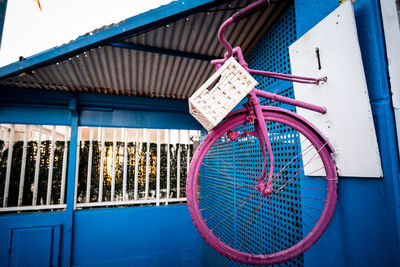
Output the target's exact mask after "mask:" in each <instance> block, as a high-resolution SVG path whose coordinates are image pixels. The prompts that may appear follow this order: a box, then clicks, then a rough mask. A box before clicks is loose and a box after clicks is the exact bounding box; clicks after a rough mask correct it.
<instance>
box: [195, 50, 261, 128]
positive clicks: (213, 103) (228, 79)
mask: <svg viewBox="0 0 400 267" xmlns="http://www.w3.org/2000/svg"><path fill="white" fill-rule="evenodd" d="M257 84H258V82H257V81H256V80H255V79H254V78H253V77H251V75H250V74H249V73H248V72H247V71H246V70H245V69H244V68H243V67H242V66H240V64H239V63H238V62H237V61H236V60H235V59H234V58H233V57H231V58H229V59H228V60H227V61H226V62H225V63H224V65H222V66H221V68H219V69H218V70H217V71H216V72H215V73H214V74H213V75H212V76H211V77H210V78H209V79H208V80H207V81H206V82H205V83H204V84H203V85H202V86H201V87H200V88H199V89H198V90H197V91H196V92H195V93H194V94H193V95H192V96H191V97H190V98H189V110H190V114H192V115H193V116H194V117H195V118H196V119H197V120H198V121H199V122H200V123H201V125H203V126H204V128H206V129H207V130H208V131H210V130H211V129H212V128H214V127H215V126H216V125H217V124H218V123H219V122H220V121H222V119H223V118H224V117H225V116H226V115H228V113H229V112H230V111H231V110H232V109H233V108H234V107H235V106H236V105H237V104H238V103H239V102H240V101H241V100H242V99H243V98H244V97H245V96H246V95H247V94H248V93H249V92H250V91H251V89H253V88H254V87H255V86H256V85H257Z"/></svg>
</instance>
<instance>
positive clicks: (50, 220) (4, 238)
mask: <svg viewBox="0 0 400 267" xmlns="http://www.w3.org/2000/svg"><path fill="white" fill-rule="evenodd" d="M65 219H66V216H65V212H63V211H58V212H51V213H31V214H10V215H7V214H3V215H1V216H0V266H9V260H10V254H9V252H10V251H9V249H10V246H11V244H12V239H11V238H12V235H11V232H12V230H13V229H30V228H38V227H45V228H46V227H49V226H51V227H52V228H53V231H54V232H53V236H54V237H55V238H53V240H52V242H53V244H60V243H59V241H60V240H61V241H62V240H64V239H65V231H62V230H61V228H62V226H61V228H60V225H62V224H63V222H64V221H65ZM58 233H60V234H61V235H60V236H59V237H58V240H57V237H56V235H57V234H58ZM40 238H41V237H40V236H39V237H38V239H40ZM34 241H35V238H34ZM40 242H41V240H36V241H35V242H33V244H31V245H33V246H35V244H36V243H40ZM26 245H28V244H26ZM22 246H24V244H22ZM61 246H62V244H61ZM56 251H58V253H60V247H58V248H57V245H55V246H53V251H52V253H53V255H55V253H56ZM55 256H57V255H55ZM59 256H60V257H62V255H59ZM52 260H54V261H57V259H56V257H54V258H53V259H52ZM54 261H53V263H54ZM25 266H30V265H25ZM41 266H42V265H41Z"/></svg>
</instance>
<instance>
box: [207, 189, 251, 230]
mask: <svg viewBox="0 0 400 267" xmlns="http://www.w3.org/2000/svg"><path fill="white" fill-rule="evenodd" d="M253 194H254V192H253V193H251V194H250V196H248V198H246V200H245V201H244V202H243V203H242V205H240V206H239V207H237V208H236V209H235V210H233V211H232V212H231V213H229V214H228V215H227V216H226V217H225V218H224V219H223V220H222V221H221V222H220V223H218V224H217V225H216V226H214V228H212V229H210V230H211V232H212V231H213V230H214V229H215V228H217V227H218V226H219V225H220V224H221V223H223V222H224V221H225V220H226V219H227V218H229V216H230V215H231V214H232V213H234V212H235V211H237V210H240V209H241V208H242V207H243V206H244V204H246V202H247V201H249V200H250V199H252V198H253V196H252V195H253Z"/></svg>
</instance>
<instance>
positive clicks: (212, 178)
mask: <svg viewBox="0 0 400 267" xmlns="http://www.w3.org/2000/svg"><path fill="white" fill-rule="evenodd" d="M199 176H200V177H203V178H206V179H207V180H213V181H218V182H223V183H226V184H233V185H236V184H238V185H247V184H242V183H238V182H237V183H233V182H229V181H227V180H223V179H218V178H215V177H211V176H208V175H203V174H199ZM234 181H239V180H237V179H234ZM249 185H252V184H249ZM253 185H254V184H253Z"/></svg>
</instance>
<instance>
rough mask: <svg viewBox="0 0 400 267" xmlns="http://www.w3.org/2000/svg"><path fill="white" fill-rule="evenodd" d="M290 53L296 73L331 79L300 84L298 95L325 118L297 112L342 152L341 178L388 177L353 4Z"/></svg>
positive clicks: (338, 162) (307, 169)
mask: <svg viewBox="0 0 400 267" xmlns="http://www.w3.org/2000/svg"><path fill="white" fill-rule="evenodd" d="M289 52H290V62H291V67H292V73H293V75H299V76H307V77H316V78H317V77H327V78H328V80H327V81H326V82H324V83H320V84H319V85H308V84H300V83H294V94H295V98H296V99H298V100H302V101H305V102H309V103H312V104H315V105H319V106H323V107H325V108H326V109H327V113H326V114H320V113H317V112H313V111H309V110H306V109H302V108H297V113H298V114H299V115H301V116H303V117H304V118H306V119H307V120H308V121H310V122H311V123H312V124H314V125H315V126H316V127H317V128H318V129H320V130H321V131H322V133H323V134H324V135H325V136H326V137H327V138H328V139H329V142H330V143H331V144H332V146H333V147H334V149H335V150H336V155H335V160H336V166H337V168H338V170H339V174H340V175H341V176H351V177H382V176H383V174H382V167H381V160H380V156H379V149H378V144H377V140H376V134H375V128H374V122H373V119H372V113H371V106H370V103H369V97H368V91H367V83H366V80H365V74H364V69H363V64H362V58H361V52H360V47H359V43H358V37H357V28H356V22H355V17H354V11H353V6H352V3H351V1H347V2H345V3H344V4H342V5H341V6H340V7H338V8H337V9H336V10H335V11H333V12H332V13H331V14H330V15H329V16H327V17H326V18H325V19H324V20H322V21H321V22H320V23H319V24H317V25H316V26H315V27H314V28H312V29H311V30H310V31H309V32H307V33H306V34H305V35H304V36H302V37H301V38H300V39H299V40H297V41H296V42H295V43H293V44H292V45H291V46H290V48H289ZM313 169H314V166H312V164H309V165H307V166H306V167H305V169H304V170H305V173H306V175H307V174H308V173H309V174H310V170H313ZM310 175H318V174H317V173H314V174H310Z"/></svg>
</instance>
